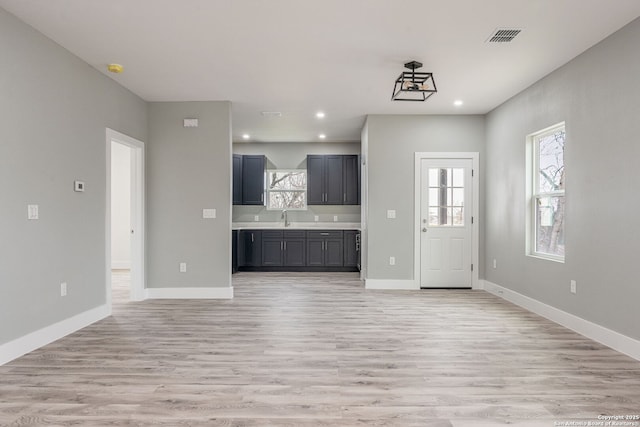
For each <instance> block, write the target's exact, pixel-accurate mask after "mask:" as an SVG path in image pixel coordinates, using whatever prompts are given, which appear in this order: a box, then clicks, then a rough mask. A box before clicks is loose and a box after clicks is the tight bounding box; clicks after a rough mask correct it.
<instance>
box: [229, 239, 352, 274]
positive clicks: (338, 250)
mask: <svg viewBox="0 0 640 427" xmlns="http://www.w3.org/2000/svg"><path fill="white" fill-rule="evenodd" d="M356 233H359V231H356V230H345V231H344V232H343V230H241V231H239V233H238V269H239V270H245V271H357V265H358V263H357V257H356V258H354V254H356V240H355V236H356Z"/></svg>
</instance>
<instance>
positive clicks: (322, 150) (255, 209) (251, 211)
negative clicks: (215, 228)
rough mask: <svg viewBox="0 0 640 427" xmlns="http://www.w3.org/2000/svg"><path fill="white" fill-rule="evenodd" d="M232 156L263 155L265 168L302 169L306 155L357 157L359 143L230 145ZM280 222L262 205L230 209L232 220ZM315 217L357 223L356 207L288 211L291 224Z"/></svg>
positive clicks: (311, 208) (326, 220) (326, 207)
mask: <svg viewBox="0 0 640 427" xmlns="http://www.w3.org/2000/svg"><path fill="white" fill-rule="evenodd" d="M233 152H234V153H236V154H264V155H265V156H267V168H268V169H306V167H307V154H360V143H359V142H345V143H324V144H322V143H287V142H284V143H247V142H236V143H234V144H233ZM255 215H258V217H259V218H260V221H261V222H262V221H267V222H269V221H275V222H277V221H281V219H280V215H281V212H280V211H269V210H267V209H266V208H265V207H264V206H238V205H236V206H234V207H233V221H236V222H249V221H254V216H255ZM316 215H317V216H318V221H320V222H333V217H334V216H335V215H337V216H338V221H340V222H360V207H359V206H309V207H308V208H307V210H306V211H290V212H289V220H291V221H293V222H312V221H314V219H315V218H314V217H315V216H316Z"/></svg>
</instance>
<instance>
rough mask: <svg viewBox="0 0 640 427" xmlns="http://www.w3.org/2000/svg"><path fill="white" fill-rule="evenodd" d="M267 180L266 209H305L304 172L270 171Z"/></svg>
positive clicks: (305, 189) (305, 180)
mask: <svg viewBox="0 0 640 427" xmlns="http://www.w3.org/2000/svg"><path fill="white" fill-rule="evenodd" d="M267 179H268V181H267V209H287V210H294V209H299V210H302V209H307V172H306V171H305V170H270V171H268V175H267Z"/></svg>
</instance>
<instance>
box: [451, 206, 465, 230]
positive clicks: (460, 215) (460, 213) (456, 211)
mask: <svg viewBox="0 0 640 427" xmlns="http://www.w3.org/2000/svg"><path fill="white" fill-rule="evenodd" d="M452 212H453V213H452V219H453V222H452V224H453V225H455V226H463V225H464V210H463V208H452Z"/></svg>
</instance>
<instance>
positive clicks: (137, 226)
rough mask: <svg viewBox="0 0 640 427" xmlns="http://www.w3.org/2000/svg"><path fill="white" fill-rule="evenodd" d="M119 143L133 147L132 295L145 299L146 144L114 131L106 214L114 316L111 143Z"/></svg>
mask: <svg viewBox="0 0 640 427" xmlns="http://www.w3.org/2000/svg"><path fill="white" fill-rule="evenodd" d="M112 141H113V142H117V143H119V144H122V145H126V146H127V147H129V148H131V227H132V230H133V234H132V235H131V288H130V289H131V293H130V298H131V300H132V301H141V300H143V299H145V294H144V291H145V288H146V282H145V261H144V260H145V244H144V242H145V220H144V219H145V202H144V201H145V183H144V167H145V159H144V156H145V152H144V143H143V142H142V141H138V140H137V139H134V138H131V137H130V136H127V135H125V134H122V133H120V132H117V131H115V130H113V129H109V128H107V130H106V153H107V173H106V175H107V177H106V188H107V199H106V202H107V203H106V212H105V222H106V223H105V225H106V236H105V242H106V249H105V256H106V274H105V282H106V283H105V292H106V295H107V307H108V309H109V313H111V142H112Z"/></svg>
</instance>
